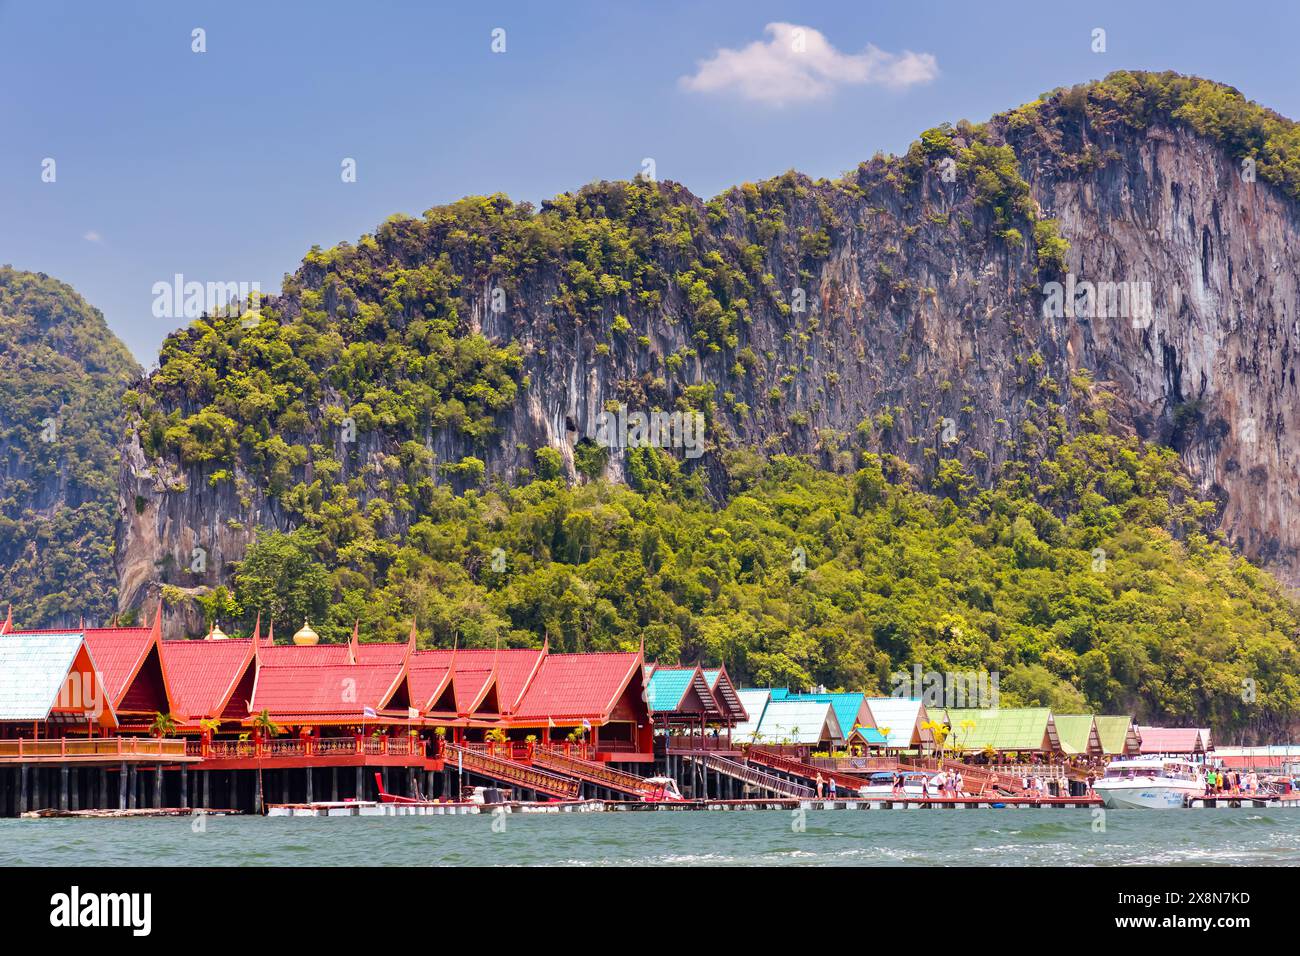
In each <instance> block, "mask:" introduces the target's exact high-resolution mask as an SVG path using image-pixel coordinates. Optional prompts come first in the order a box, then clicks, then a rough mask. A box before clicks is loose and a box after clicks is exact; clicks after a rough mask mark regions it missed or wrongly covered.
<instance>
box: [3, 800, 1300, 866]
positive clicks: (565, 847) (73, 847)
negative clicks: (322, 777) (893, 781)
mask: <svg viewBox="0 0 1300 956" xmlns="http://www.w3.org/2000/svg"><path fill="white" fill-rule="evenodd" d="M204 822H205V823H206V831H205V832H200V833H196V832H194V830H193V829H192V821H191V820H190V819H188V818H178V819H170V818H168V819H138V820H0V865H3V866H39V865H62V866H78V867H82V866H116V865H137V866H138V865H168V866H266V865H274V866H299V865H302V866H354V865H362V864H397V865H434V864H442V865H486V866H497V865H562V866H710V865H726V864H738V865H757V866H784V865H797V866H910V865H918V866H919V865H935V864H964V865H976V866H1025V865H1035V864H1043V865H1053V866H1122V865H1132V864H1142V865H1156V866H1234V865H1246V866H1295V865H1300V810H1297V809H1285V810H1283V809H1279V810H1210V809H1205V810H1177V811H1174V810H1171V811H1143V810H1111V811H1108V812H1107V813H1106V814H1105V817H1104V823H1105V830H1104V832H1095V831H1094V829H1093V828H1094V819H1093V814H1092V812H1091V811H1088V810H1018V809H1003V810H962V811H950V812H944V811H923V810H912V811H903V810H888V811H882V810H875V811H872V810H866V811H843V810H840V811H809V812H808V813H807V814H806V816H805V817H804V818H803V822H804V825H805V828H804V830H803V832H796V830H795V829H794V827H793V826H792V824H796V823H797V822H798V821H797V819H796V818H795V817H793V816H792V814H791V813H789V812H784V811H745V812H708V811H702V812H656V813H582V814H546V815H538V814H529V815H521V814H512V815H510V816H508V817H505V818H504V821H503V820H501V819H500V818H497V819H496V820H495V821H494V818H493V817H491V816H488V815H476V816H461V817H402V818H358V817H347V818H336V819H328V818H303V819H292V818H275V819H263V818H259V817H209V818H207V819H206V820H205V821H204ZM494 822H495V823H496V827H497V830H495V831H494V828H493V824H494ZM502 822H504V824H505V828H504V831H503V832H498V831H500V828H501V824H502Z"/></svg>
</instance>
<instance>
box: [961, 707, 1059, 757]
mask: <svg viewBox="0 0 1300 956" xmlns="http://www.w3.org/2000/svg"><path fill="white" fill-rule="evenodd" d="M947 720H948V725H949V726H950V727H951V728H952V732H951V733H950V734H949V735H948V739H947V744H948V746H949V747H960V748H961V749H964V750H983V749H984V748H985V747H992V748H993V749H994V750H1042V749H1043V748H1044V747H1045V746H1046V747H1048V748H1051V749H1055V747H1056V746H1057V743H1058V742H1057V740H1056V739H1055V735H1054V734H1052V733H1051V732H1050V731H1051V727H1052V712H1051V710H1049V709H1048V708H1046V707H1000V708H998V709H996V710H973V709H967V708H951V709H949V710H948V711H947ZM968 720H969V721H972V722H973V723H974V725H975V726H974V727H970V728H963V727H962V723H963V722H965V721H968ZM1044 740H1046V743H1044Z"/></svg>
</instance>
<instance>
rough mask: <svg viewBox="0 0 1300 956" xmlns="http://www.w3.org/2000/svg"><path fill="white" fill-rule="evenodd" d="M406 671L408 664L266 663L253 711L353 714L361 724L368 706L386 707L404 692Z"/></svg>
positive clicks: (273, 714)
mask: <svg viewBox="0 0 1300 956" xmlns="http://www.w3.org/2000/svg"><path fill="white" fill-rule="evenodd" d="M261 650H262V651H263V652H264V651H265V648H262V649H261ZM406 675H407V671H406V667H405V665H398V666H396V667H394V666H392V665H390V664H311V665H290V666H287V667H286V666H266V665H263V666H262V667H260V668H258V672H257V681H256V683H255V684H254V687H253V700H252V704H251V706H250V707H249V708H248V710H249V713H253V714H256V713H261V712H262V711H263V710H266V711H269V712H270V715H271V716H272V717H276V716H286V715H292V716H299V717H312V716H315V717H343V718H348V717H351V718H355V719H356V720H357V721H358V722H360V721H361V720H362V719H363V713H364V711H365V708H367V707H369V708H371V709H372V710H375V711H381V710H383V709H384V708H385V707H386V706H388V704H389V702H390V701H393V700H394V699H395V698H396V697H398V696H399V695H398V691H399V690H401V689H402V688H403V686H404V685H405V683H406ZM403 706H405V705H403ZM402 716H403V717H405V716H406V715H405V714H402Z"/></svg>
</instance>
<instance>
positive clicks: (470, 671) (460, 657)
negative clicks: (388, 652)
mask: <svg viewBox="0 0 1300 956" xmlns="http://www.w3.org/2000/svg"><path fill="white" fill-rule="evenodd" d="M428 653H439V652H436V651H434V652H430V651H421V652H419V654H417V655H416V656H417V657H419V656H421V655H423V654H428ZM441 653H445V654H449V653H450V652H449V651H443V652H441ZM545 657H546V652H545V650H544V649H543V648H540V647H503V648H501V649H499V650H498V649H492V648H479V647H476V648H464V647H461V648H458V649H457V650H456V669H455V677H456V684H457V692H458V693H459V692H460V684H461V683H462V682H463V683H465V684H466V685H470V686H467V687H466V689H465V691H464V694H465V699H466V700H470V699H471V697H472V698H473V700H474V703H475V704H477V703H478V702H479V701H481V700H482V697H483V693H478V692H486V691H487V690H488V689H489V688H488V687H487V682H488V680H489V679H490V678H491V677H492V675H493V672H494V671H495V675H496V692H497V702H498V704H499V705H500V707H501V713H503V714H510V713H513V712H514V710H515V708H516V707H518V705H519V701H520V700H521V699H522V698H523V696H524V692H525V691H526V690H527V689H528V685H529V683H531V682H532V680H533V679H534V678H535V677H536V675H537V672H538V670H539V669H540V668H541V666H542V661H543V660H544V659H545ZM462 674H463V675H464V677H463V678H462V676H461V675H462ZM462 712H463V713H473V711H472V710H471V711H462Z"/></svg>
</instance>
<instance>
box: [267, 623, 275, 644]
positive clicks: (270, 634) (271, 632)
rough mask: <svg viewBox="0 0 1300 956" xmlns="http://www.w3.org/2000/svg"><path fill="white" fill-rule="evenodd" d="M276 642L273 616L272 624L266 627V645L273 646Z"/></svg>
mask: <svg viewBox="0 0 1300 956" xmlns="http://www.w3.org/2000/svg"><path fill="white" fill-rule="evenodd" d="M274 644H275V618H271V623H270V626H268V627H267V629H266V646H267V647H272V646H273V645H274Z"/></svg>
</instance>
